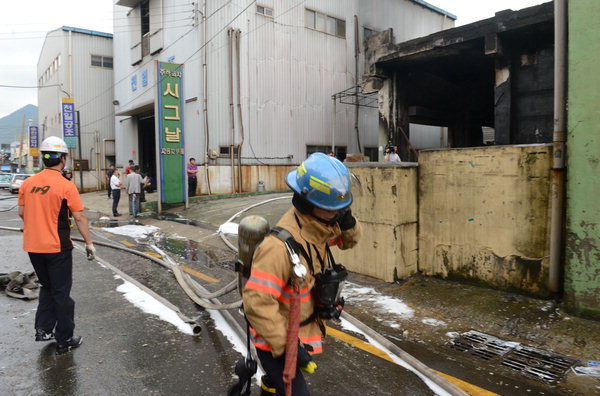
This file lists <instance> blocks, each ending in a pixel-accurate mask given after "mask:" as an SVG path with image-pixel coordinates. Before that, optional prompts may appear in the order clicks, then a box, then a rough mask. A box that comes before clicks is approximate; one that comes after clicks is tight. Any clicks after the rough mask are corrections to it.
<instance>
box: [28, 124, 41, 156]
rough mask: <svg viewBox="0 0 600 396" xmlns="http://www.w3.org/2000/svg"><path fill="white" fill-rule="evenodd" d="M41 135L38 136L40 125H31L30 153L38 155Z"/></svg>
mask: <svg viewBox="0 0 600 396" xmlns="http://www.w3.org/2000/svg"><path fill="white" fill-rule="evenodd" d="M38 139H39V137H38V127H36V126H30V127H29V155H31V156H34V157H35V156H37V155H38V147H39V143H40V142H39V140H38Z"/></svg>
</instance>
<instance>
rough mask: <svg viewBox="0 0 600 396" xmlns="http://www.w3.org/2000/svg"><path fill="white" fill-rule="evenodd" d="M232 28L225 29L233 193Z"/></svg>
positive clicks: (232, 191)
mask: <svg viewBox="0 0 600 396" xmlns="http://www.w3.org/2000/svg"><path fill="white" fill-rule="evenodd" d="M232 58H233V29H232V28H229V29H227V68H228V71H229V78H228V80H229V128H230V129H231V143H230V144H229V157H230V160H231V193H232V194H233V193H235V159H234V155H235V153H234V152H233V151H234V147H235V116H234V113H233V59H232Z"/></svg>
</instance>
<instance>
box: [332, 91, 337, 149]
mask: <svg viewBox="0 0 600 396" xmlns="http://www.w3.org/2000/svg"><path fill="white" fill-rule="evenodd" d="M331 99H333V128H331V152H332V153H333V154H335V127H336V124H337V108H336V104H335V95H331Z"/></svg>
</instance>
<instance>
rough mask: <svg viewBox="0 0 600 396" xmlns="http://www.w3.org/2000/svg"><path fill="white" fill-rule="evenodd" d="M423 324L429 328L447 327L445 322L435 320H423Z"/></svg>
mask: <svg viewBox="0 0 600 396" xmlns="http://www.w3.org/2000/svg"><path fill="white" fill-rule="evenodd" d="M421 323H424V324H426V325H429V326H446V324H447V323H446V322H444V321H443V320H439V319H434V318H425V319H421Z"/></svg>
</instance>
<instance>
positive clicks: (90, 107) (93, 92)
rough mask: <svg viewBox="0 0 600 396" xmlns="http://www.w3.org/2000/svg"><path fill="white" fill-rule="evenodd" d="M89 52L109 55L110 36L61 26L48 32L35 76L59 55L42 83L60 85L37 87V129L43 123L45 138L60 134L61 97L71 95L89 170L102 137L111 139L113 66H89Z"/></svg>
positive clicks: (98, 150) (84, 156)
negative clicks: (53, 67)
mask: <svg viewBox="0 0 600 396" xmlns="http://www.w3.org/2000/svg"><path fill="white" fill-rule="evenodd" d="M69 36H70V37H71V47H69ZM69 48H70V51H71V54H72V58H71V60H69ZM92 54H93V55H101V56H108V57H112V56H113V49H112V39H111V38H107V37H99V36H94V35H90V34H84V33H76V32H69V31H65V30H62V29H57V30H55V31H52V32H49V33H48V35H47V37H46V41H45V43H44V46H43V48H42V51H41V53H40V57H39V59H38V78H39V77H40V76H41V74H42V73H43V72H44V71H45V70H46V68H47V67H48V66H49V65H50V64H51V63H52V61H53V60H54V59H55V58H56V57H57V56H59V55H60V66H59V68H58V71H57V72H56V73H54V75H53V76H52V77H51V78H50V79H49V80H48V81H45V82H44V85H52V84H62V86H61V87H56V88H43V89H40V90H38V106H39V112H38V123H39V125H40V129H43V124H45V125H46V131H45V136H46V137H48V136H50V135H55V136H61V137H62V133H63V132H62V115H60V112H61V107H60V103H61V98H62V97H67V96H68V95H70V96H71V97H73V98H74V99H75V109H76V110H79V111H80V116H81V132H82V135H81V142H82V144H81V148H82V150H81V151H82V158H83V159H87V160H88V161H89V167H90V169H95V168H96V165H97V156H96V153H98V152H101V150H102V148H101V147H102V144H101V142H102V139H105V138H114V109H113V104H112V101H113V97H114V95H113V69H110V68H103V67H96V66H92V65H91V55H92ZM70 70H72V72H70ZM70 73H71V75H72V78H70ZM61 89H62V90H61ZM64 91H66V92H64ZM67 94H68V95H67ZM41 132H42V131H41ZM77 156H78V155H77ZM100 167H101V168H103V167H104V163H103V161H100Z"/></svg>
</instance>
